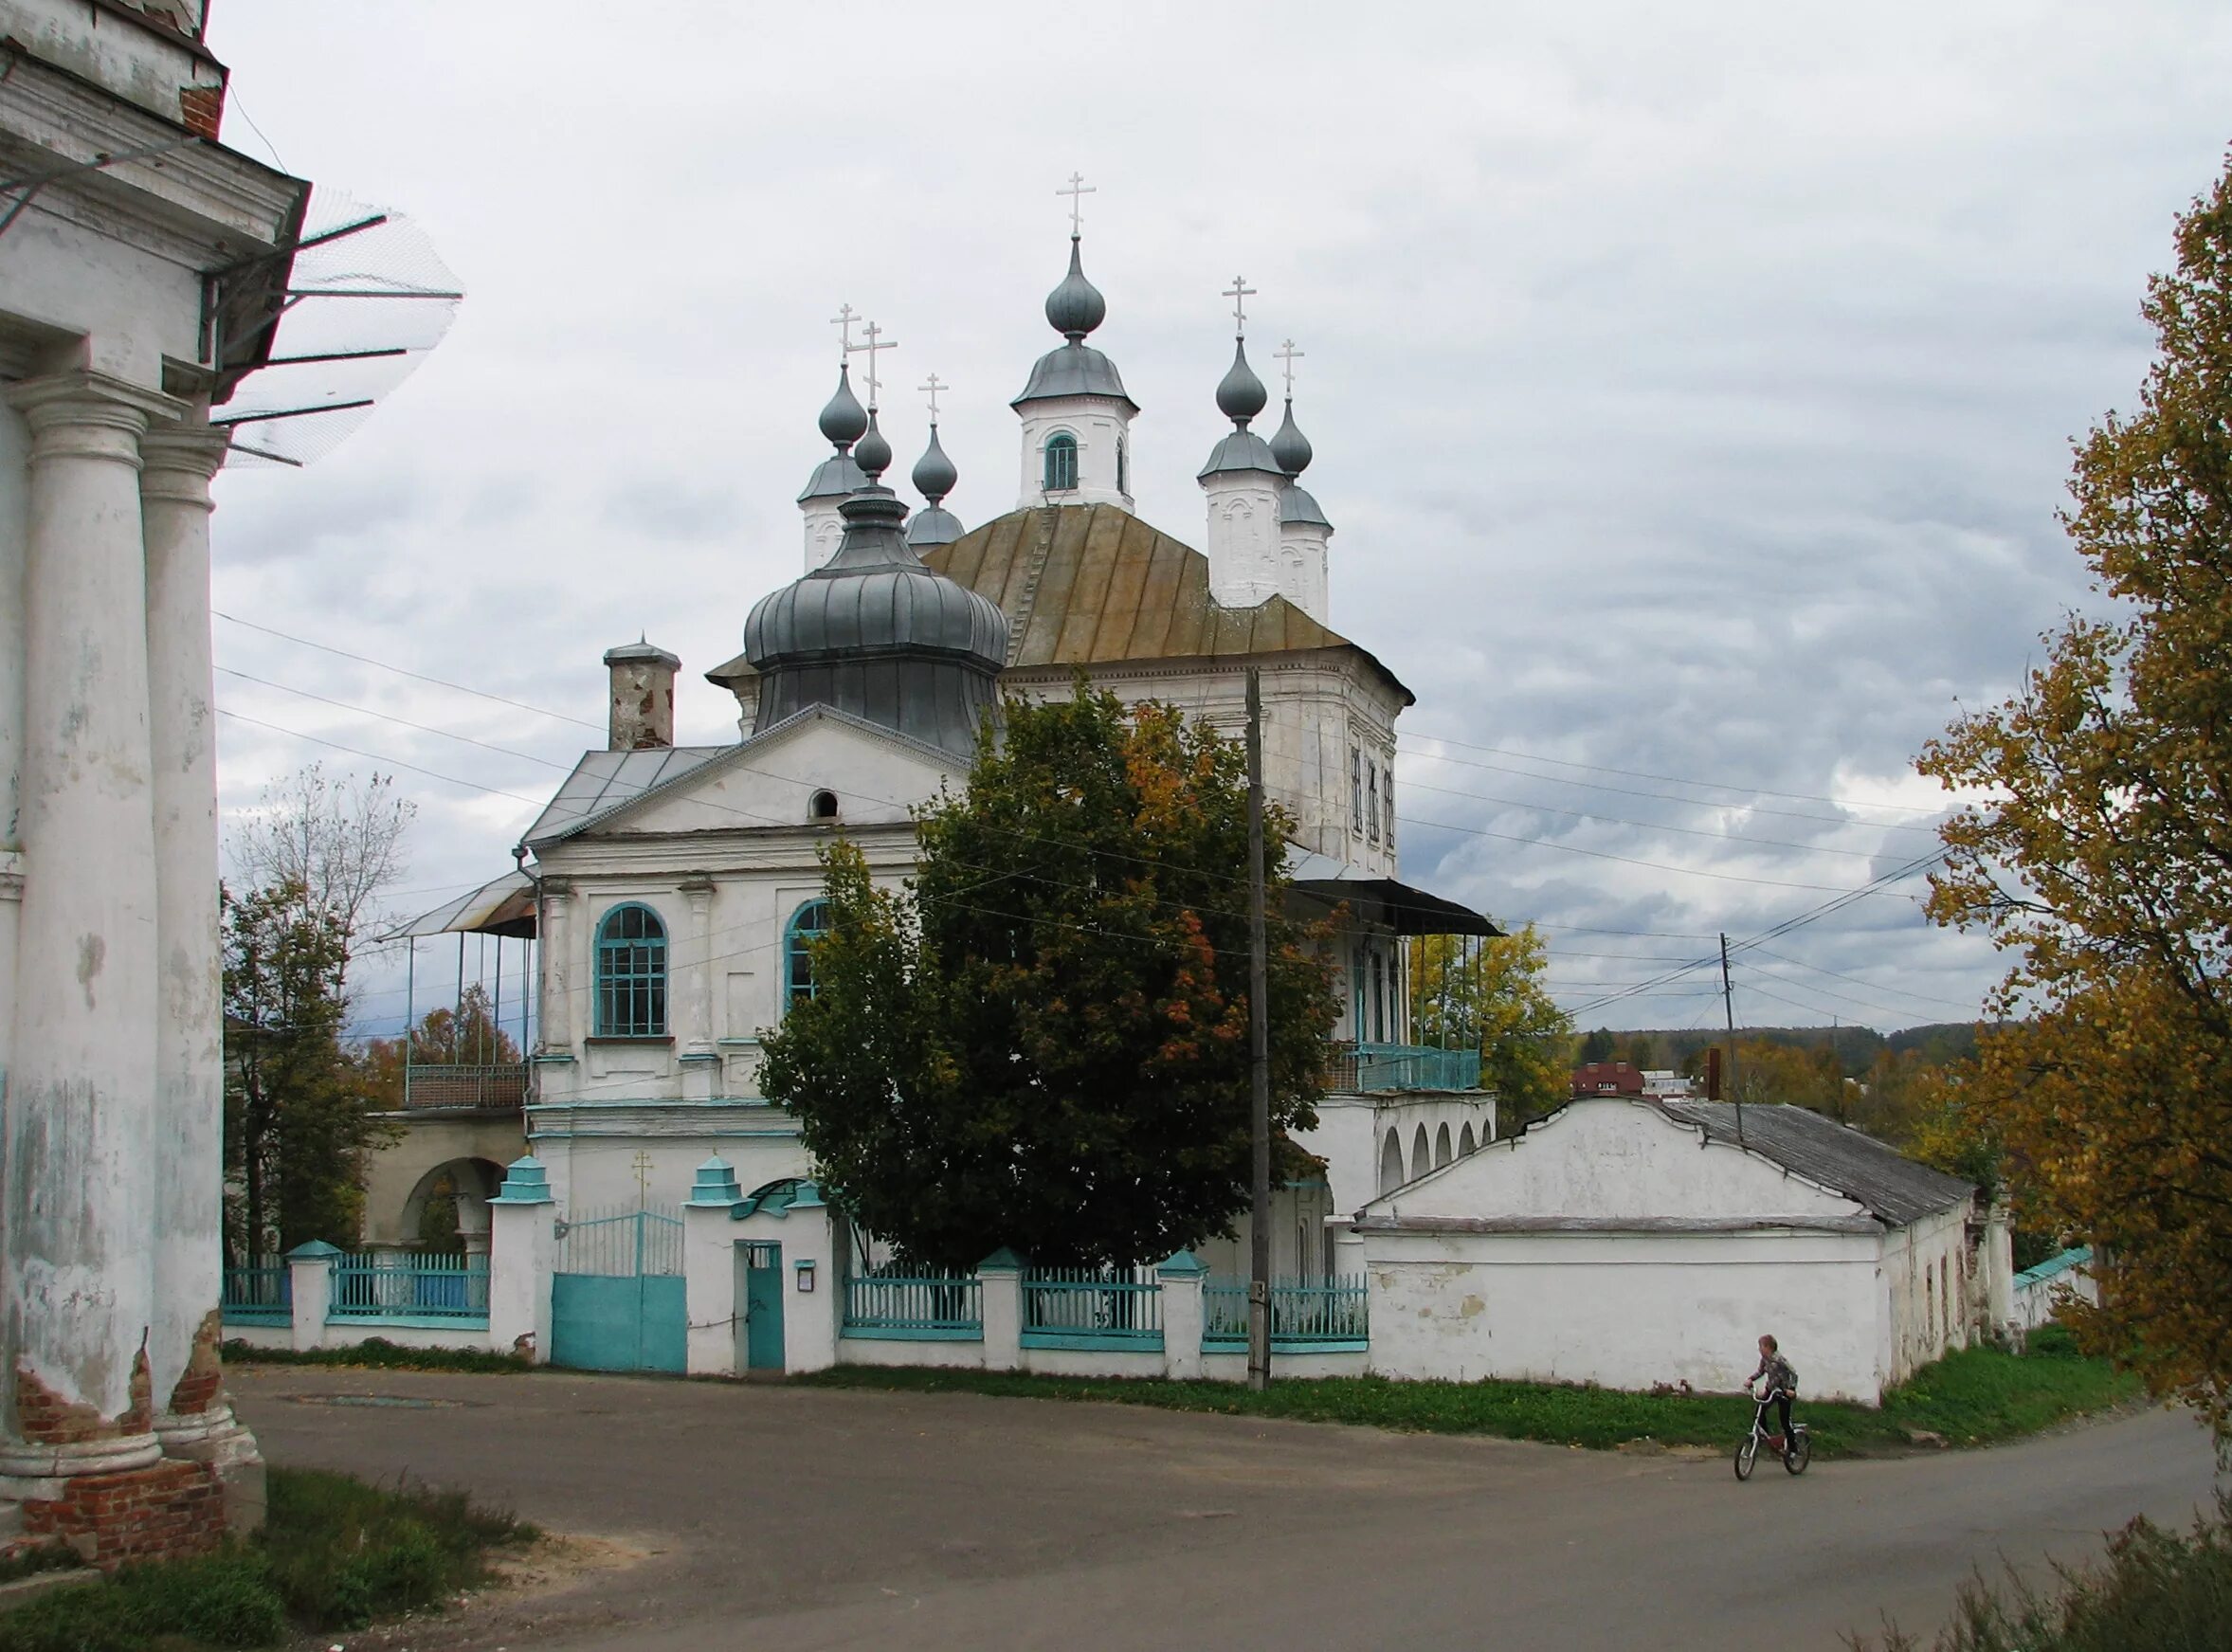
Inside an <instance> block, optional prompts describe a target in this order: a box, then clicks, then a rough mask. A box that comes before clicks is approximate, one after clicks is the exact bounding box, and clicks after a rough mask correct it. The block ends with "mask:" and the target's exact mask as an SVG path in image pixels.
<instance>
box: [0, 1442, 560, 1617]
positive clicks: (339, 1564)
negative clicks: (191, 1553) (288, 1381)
mask: <svg viewBox="0 0 2232 1652" xmlns="http://www.w3.org/2000/svg"><path fill="white" fill-rule="evenodd" d="M270 1495H271V1504H270V1517H269V1521H268V1523H267V1524H266V1525H265V1527H264V1529H263V1532H262V1533H261V1534H259V1535H258V1536H257V1537H256V1538H255V1539H254V1540H252V1541H250V1542H245V1543H235V1544H232V1545H230V1546H229V1547H227V1549H226V1550H225V1551H224V1552H221V1553H217V1554H211V1555H207V1556H204V1557H202V1558H200V1559H195V1560H172V1561H164V1562H161V1563H159V1564H155V1565H149V1566H135V1567H127V1568H125V1569H124V1570H122V1571H119V1572H118V1574H117V1575H116V1576H115V1577H114V1578H112V1579H109V1580H107V1581H105V1582H103V1583H100V1584H97V1585H91V1586H88V1587H86V1588H72V1589H66V1590H64V1591H62V1592H59V1593H56V1594H51V1595H47V1596H45V1597H43V1598H41V1599H39V1600H36V1601H33V1602H31V1603H30V1604H29V1605H27V1606H24V1607H18V1608H16V1609H15V1610H14V1611H11V1612H9V1613H7V1614H5V1615H0V1652H148V1649H149V1648H154V1647H161V1648H163V1649H164V1652H172V1649H174V1648H192V1647H222V1648H237V1647H252V1646H269V1645H272V1644H274V1643H277V1642H278V1641H280V1640H281V1638H283V1637H284V1636H285V1635H286V1634H287V1633H288V1632H289V1631H290V1630H319V1631H331V1630H335V1629H354V1628H361V1627H362V1626H363V1625H366V1624H368V1623H370V1622H371V1621H372V1619H373V1618H375V1617H385V1616H388V1615H390V1614H392V1613H395V1612H403V1611H410V1610H413V1609H416V1608H421V1607H430V1606H434V1605H436V1604H438V1603H440V1602H442V1601H444V1600H445V1599H447V1598H448V1597H450V1596H452V1595H454V1594H455V1593H456V1592H457V1591H458V1590H460V1589H462V1588H471V1587H473V1586H474V1585H477V1584H480V1583H482V1582H485V1581H486V1579H487V1577H488V1562H489V1559H490V1556H491V1555H492V1554H493V1553H494V1552H497V1551H499V1550H501V1549H505V1548H509V1547H513V1546H516V1545H518V1544H521V1543H525V1542H528V1541H530V1540H532V1539H533V1538H534V1537H535V1536H536V1535H537V1533H536V1532H535V1529H534V1528H533V1527H532V1526H528V1525H525V1524H523V1523H521V1522H520V1521H518V1520H515V1519H514V1518H512V1516H509V1515H506V1514H502V1513H499V1512H498V1511H495V1510H490V1509H485V1508H482V1507H481V1506H480V1505H479V1504H476V1503H474V1502H473V1501H472V1500H471V1499H470V1498H466V1497H465V1496H464V1495H463V1494H462V1493H457V1492H438V1491H433V1490H430V1489H428V1488H426V1487H424V1486H413V1485H398V1486H395V1487H393V1488H389V1487H384V1486H372V1485H367V1484H365V1483H364V1482H363V1481H362V1480H352V1479H351V1478H350V1477H349V1476H347V1475H342V1474H327V1473H323V1472H320V1471H318V1470H313V1469H283V1468H275V1469H273V1470H271V1479H270Z"/></svg>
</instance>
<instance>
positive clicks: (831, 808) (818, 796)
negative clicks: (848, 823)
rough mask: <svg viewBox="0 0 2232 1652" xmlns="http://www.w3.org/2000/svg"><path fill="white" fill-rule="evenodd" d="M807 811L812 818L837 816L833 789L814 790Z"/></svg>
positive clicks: (826, 818)
mask: <svg viewBox="0 0 2232 1652" xmlns="http://www.w3.org/2000/svg"><path fill="white" fill-rule="evenodd" d="M807 813H808V817H809V818H810V819H813V820H835V819H836V818H837V793H836V792H834V791H817V792H815V793H814V795H813V801H812V802H811V803H810V804H809V805H808V808H807Z"/></svg>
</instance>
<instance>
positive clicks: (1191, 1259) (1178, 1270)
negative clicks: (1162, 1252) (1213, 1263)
mask: <svg viewBox="0 0 2232 1652" xmlns="http://www.w3.org/2000/svg"><path fill="white" fill-rule="evenodd" d="M1154 1271H1155V1272H1156V1273H1158V1274H1167V1275H1170V1276H1171V1277H1173V1278H1177V1279H1187V1278H1190V1277H1192V1276H1194V1275H1197V1274H1206V1273H1207V1272H1208V1271H1209V1265H1208V1263H1207V1262H1203V1261H1202V1260H1201V1258H1200V1257H1198V1256H1195V1255H1194V1254H1193V1252H1191V1251H1190V1250H1173V1251H1172V1252H1170V1255H1169V1256H1167V1257H1165V1258H1164V1259H1163V1260H1162V1261H1161V1262H1158V1263H1156V1264H1155V1270H1154Z"/></svg>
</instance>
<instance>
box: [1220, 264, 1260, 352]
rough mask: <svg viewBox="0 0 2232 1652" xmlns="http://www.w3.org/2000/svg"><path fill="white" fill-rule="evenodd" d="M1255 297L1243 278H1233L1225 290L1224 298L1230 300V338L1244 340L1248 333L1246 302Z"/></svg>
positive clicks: (1253, 291)
mask: <svg viewBox="0 0 2232 1652" xmlns="http://www.w3.org/2000/svg"><path fill="white" fill-rule="evenodd" d="M1255 296H1256V289H1255V288H1253V287H1251V286H1249V285H1248V283H1247V278H1246V277H1245V276H1234V277H1233V278H1232V284H1231V285H1230V286H1228V287H1226V288H1225V297H1226V298H1228V299H1230V300H1232V336H1234V337H1235V338H1245V337H1246V336H1247V331H1248V313H1247V301H1248V300H1250V299H1252V298H1254V297H1255Z"/></svg>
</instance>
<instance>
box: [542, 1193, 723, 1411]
mask: <svg viewBox="0 0 2232 1652" xmlns="http://www.w3.org/2000/svg"><path fill="white" fill-rule="evenodd" d="M688 1322H689V1315H688V1313H687V1311H686V1310H685V1308H684V1306H683V1293H682V1219H681V1217H680V1215H679V1214H672V1215H670V1214H668V1213H667V1212H666V1211H663V1210H651V1209H638V1210H614V1211H610V1212H607V1213H602V1214H600V1213H597V1212H595V1211H584V1212H583V1213H582V1214H581V1215H580V1216H578V1217H575V1218H573V1219H572V1220H571V1221H565V1222H561V1223H559V1224H558V1253H557V1269H556V1273H555V1277H553V1280H552V1281H551V1363H552V1364H553V1365H565V1366H572V1367H573V1368H574V1369H575V1370H577V1371H681V1370H682V1369H683V1368H684V1365H685V1363H686V1360H687V1355H688V1335H687V1332H686V1327H687V1325H688Z"/></svg>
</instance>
